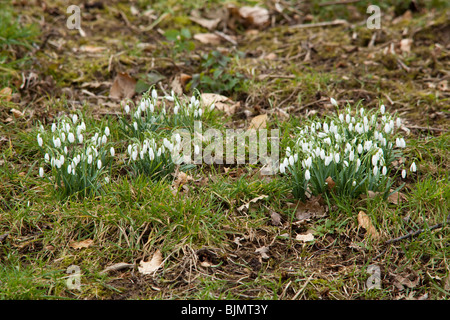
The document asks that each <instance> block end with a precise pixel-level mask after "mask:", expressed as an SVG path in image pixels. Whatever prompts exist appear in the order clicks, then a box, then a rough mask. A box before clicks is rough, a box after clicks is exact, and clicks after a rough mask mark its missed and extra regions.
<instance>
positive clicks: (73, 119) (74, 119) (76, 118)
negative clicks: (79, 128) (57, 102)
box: [72, 114, 78, 124]
mask: <svg viewBox="0 0 450 320" xmlns="http://www.w3.org/2000/svg"><path fill="white" fill-rule="evenodd" d="M77 121H78V115H77V114H74V115H72V122H73V124H76V123H77Z"/></svg>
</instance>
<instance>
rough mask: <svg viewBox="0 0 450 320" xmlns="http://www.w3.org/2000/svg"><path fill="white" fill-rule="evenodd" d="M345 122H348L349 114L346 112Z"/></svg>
mask: <svg viewBox="0 0 450 320" xmlns="http://www.w3.org/2000/svg"><path fill="white" fill-rule="evenodd" d="M345 122H347V123H350V115H349V114H348V113H347V115H346V116H345Z"/></svg>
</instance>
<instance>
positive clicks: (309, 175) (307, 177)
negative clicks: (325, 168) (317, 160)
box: [305, 169, 311, 181]
mask: <svg viewBox="0 0 450 320" xmlns="http://www.w3.org/2000/svg"><path fill="white" fill-rule="evenodd" d="M309 179H311V173H310V172H309V170H308V169H306V171H305V180H306V181H308V180H309Z"/></svg>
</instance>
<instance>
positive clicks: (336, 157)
mask: <svg viewBox="0 0 450 320" xmlns="http://www.w3.org/2000/svg"><path fill="white" fill-rule="evenodd" d="M339 159H340V156H339V153H336V154H335V155H334V162H336V163H339Z"/></svg>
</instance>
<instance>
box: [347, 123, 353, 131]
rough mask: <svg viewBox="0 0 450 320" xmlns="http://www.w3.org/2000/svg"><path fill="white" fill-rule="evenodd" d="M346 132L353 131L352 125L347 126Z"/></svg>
mask: <svg viewBox="0 0 450 320" xmlns="http://www.w3.org/2000/svg"><path fill="white" fill-rule="evenodd" d="M348 130H349V131H353V123H349V124H348Z"/></svg>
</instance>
